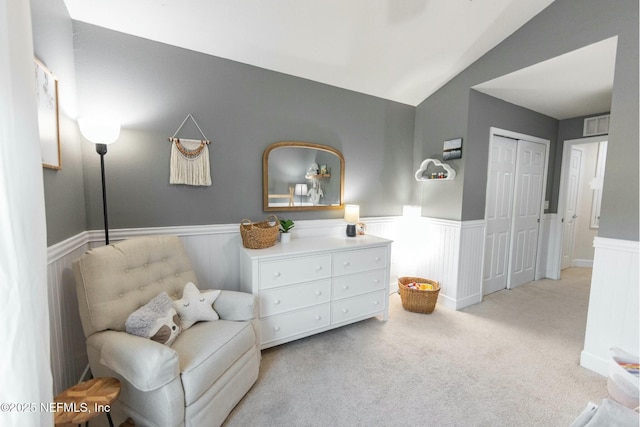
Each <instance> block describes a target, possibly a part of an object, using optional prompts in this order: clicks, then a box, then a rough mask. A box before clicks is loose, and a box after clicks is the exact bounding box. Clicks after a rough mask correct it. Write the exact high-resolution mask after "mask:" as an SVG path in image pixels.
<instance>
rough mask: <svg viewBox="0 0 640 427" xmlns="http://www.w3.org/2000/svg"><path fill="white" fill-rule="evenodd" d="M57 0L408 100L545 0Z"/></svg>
mask: <svg viewBox="0 0 640 427" xmlns="http://www.w3.org/2000/svg"><path fill="white" fill-rule="evenodd" d="M64 2H65V4H66V6H67V8H68V10H69V14H70V15H71V17H72V18H73V19H75V20H78V21H83V22H87V23H90V24H94V25H98V26H101V27H105V28H109V29H112V30H115V31H120V32H124V33H128V34H132V35H135V36H139V37H143V38H146V39H150V40H155V41H159V42H163V43H166V44H170V45H174V46H178V47H182V48H186V49H190V50H194V51H198V52H203V53H207V54H210V55H214V56H218V57H222V58H227V59H231V60H234V61H238V62H242V63H246V64H251V65H255V66H258V67H261V68H265V69H269V70H274V71H278V72H282V73H286V74H290V75H293V76H298V77H302V78H306V79H310V80H314V81H318V82H321V83H326V84H329V85H333V86H337V87H341V88H345V89H349V90H353V91H356V92H361V93H365V94H369V95H373V96H377V97H381V98H385V99H389V100H393V101H397V102H401V103H405V104H409V105H414V106H415V105H418V104H419V103H420V102H422V101H423V100H424V99H425V98H427V97H428V96H429V95H431V94H432V93H433V92H435V91H436V90H437V89H438V88H440V87H441V86H443V85H444V84H445V83H446V82H447V81H449V80H450V79H452V78H453V77H455V76H456V75H457V74H458V73H459V72H461V71H462V70H464V69H465V68H466V67H468V66H469V65H471V64H472V63H473V62H474V61H476V60H477V59H478V58H480V57H481V56H482V55H484V54H485V53H486V52H487V51H489V50H490V49H491V48H493V47H494V46H496V45H497V44H498V43H500V42H501V41H502V40H504V39H505V38H506V37H508V36H509V35H510V34H512V33H513V32H514V31H516V30H517V29H518V28H519V27H521V26H522V25H523V24H524V23H525V22H527V21H528V20H530V19H531V18H532V17H533V16H535V15H536V14H538V13H539V12H540V11H542V10H543V9H544V8H545V7H547V6H548V5H549V4H551V3H552V2H553V0H304V1H301V0H269V1H266V0H189V1H185V0H136V1H132V0H64ZM565 65H566V63H565ZM547 71H550V70H547ZM551 71H553V70H551ZM582 71H583V70H582V69H581V72H582ZM566 73H567V71H566V69H565V70H564V71H563V74H566ZM514 74H515V73H514ZM516 77H517V76H516ZM526 77H527V78H531V77H532V76H531V75H528V76H526ZM534 77H535V76H534ZM544 81H545V82H548V81H549V76H545V78H544ZM611 81H612V79H611ZM516 84H517V83H516V82H515V79H514V78H513V77H512V79H511V81H510V85H511V87H513V86H514V85H516ZM480 89H481V90H483V91H489V90H499V91H500V92H501V93H504V92H505V91H507V92H509V93H512V92H514V90H513V89H509V88H506V87H502V86H500V85H498V86H495V87H483V88H480ZM581 90H582V92H584V91H585V90H586V89H585V87H584V86H581ZM487 93H489V92H487ZM521 98H522V97H520V100H519V101H518V102H526V101H523V100H522V99H521ZM583 101H584V99H583ZM511 102H514V101H511ZM549 103H551V100H548V102H547V104H549ZM538 104H540V103H539V102H538ZM543 104H544V103H543ZM524 106H527V105H524ZM543 107H544V105H543V106H542V107H541V108H543ZM529 108H531V107H529ZM604 110H607V108H605V109H604ZM604 110H599V111H594V112H601V111H604ZM536 111H538V110H536ZM541 112H544V111H541ZM544 113H545V114H549V115H551V116H554V117H555V114H558V113H557V112H554V113H553V114H550V113H547V112H544ZM563 114H564V113H560V115H563Z"/></svg>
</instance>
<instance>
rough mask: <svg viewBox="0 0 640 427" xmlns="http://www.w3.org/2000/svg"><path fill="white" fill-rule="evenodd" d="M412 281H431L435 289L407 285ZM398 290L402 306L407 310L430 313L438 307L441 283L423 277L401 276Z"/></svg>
mask: <svg viewBox="0 0 640 427" xmlns="http://www.w3.org/2000/svg"><path fill="white" fill-rule="evenodd" d="M411 282H416V283H429V284H431V285H433V290H429V289H425V290H420V289H411V288H409V287H407V285H408V284H409V283H411ZM398 292H399V293H400V298H401V299H402V307H403V308H404V309H405V310H407V311H412V312H414V313H425V314H429V313H432V312H433V310H434V309H435V308H436V302H437V301H438V293H439V292H440V283H438V282H436V281H435V280H430V279H425V278H423V277H399V278H398Z"/></svg>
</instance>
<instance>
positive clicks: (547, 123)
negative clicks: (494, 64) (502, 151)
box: [462, 90, 558, 220]
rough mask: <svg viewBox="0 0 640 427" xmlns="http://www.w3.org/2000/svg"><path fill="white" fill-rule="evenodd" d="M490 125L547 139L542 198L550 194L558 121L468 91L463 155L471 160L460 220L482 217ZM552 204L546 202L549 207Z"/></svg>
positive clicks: (467, 168) (466, 167)
mask: <svg viewBox="0 0 640 427" xmlns="http://www.w3.org/2000/svg"><path fill="white" fill-rule="evenodd" d="M492 126H494V127H497V128H500V129H506V130H510V131H513V132H519V133H523V134H525V135H531V136H536V137H538V138H543V139H548V140H549V141H550V148H549V168H548V173H547V187H546V193H545V194H546V200H550V198H551V195H552V193H553V189H552V184H553V165H554V161H555V146H556V145H557V141H556V135H557V133H558V121H557V120H556V119H554V118H551V117H549V116H545V115H543V114H540V113H536V112H535V111H531V110H528V109H526V108H522V107H519V106H517V105H513V104H510V103H508V102H505V101H502V100H500V99H497V98H494V97H491V96H489V95H486V94H484V93H480V92H477V91H475V90H471V91H470V93H469V122H468V126H467V140H468V141H470V143H469V144H468V145H467V151H466V152H465V150H464V149H463V153H464V154H463V156H466V158H467V159H471V160H470V161H469V162H466V163H465V176H466V180H465V184H464V190H463V203H462V220H472V219H478V218H484V206H485V199H486V191H487V165H488V163H489V142H490V135H489V128H491V127H492ZM552 206H553V205H552V203H550V204H549V207H550V208H551V207H552Z"/></svg>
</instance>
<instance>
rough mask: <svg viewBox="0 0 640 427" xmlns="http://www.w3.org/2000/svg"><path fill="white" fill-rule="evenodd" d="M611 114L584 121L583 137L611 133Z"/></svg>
mask: <svg viewBox="0 0 640 427" xmlns="http://www.w3.org/2000/svg"><path fill="white" fill-rule="evenodd" d="M609 117H610V115H609V114H606V115H604V116H597V117H589V118H588V119H584V130H583V132H582V136H593V135H602V134H605V133H609Z"/></svg>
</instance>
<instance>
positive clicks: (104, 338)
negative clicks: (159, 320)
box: [87, 331, 180, 391]
mask: <svg viewBox="0 0 640 427" xmlns="http://www.w3.org/2000/svg"><path fill="white" fill-rule="evenodd" d="M87 345H93V346H94V347H95V348H98V349H100V363H101V364H103V365H105V366H107V367H108V368H110V369H111V370H113V371H114V372H116V373H117V374H119V375H121V376H122V377H124V378H125V379H126V380H127V381H129V382H130V383H131V385H133V386H134V387H135V388H137V389H138V390H142V391H151V390H155V389H157V388H160V387H162V386H163V385H165V384H167V383H169V382H170V381H172V380H173V379H174V378H176V377H177V376H178V375H179V374H180V365H179V362H178V353H177V352H176V351H175V350H173V349H172V348H171V347H169V346H166V345H164V344H160V343H157V342H155V341H152V340H150V339H146V338H142V337H138V336H135V335H131V334H128V333H126V332H116V331H104V332H98V333H95V334H93V335H92V336H90V337H89V338H88V339H87Z"/></svg>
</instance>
